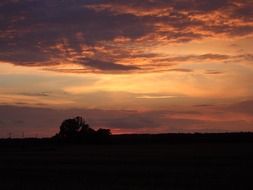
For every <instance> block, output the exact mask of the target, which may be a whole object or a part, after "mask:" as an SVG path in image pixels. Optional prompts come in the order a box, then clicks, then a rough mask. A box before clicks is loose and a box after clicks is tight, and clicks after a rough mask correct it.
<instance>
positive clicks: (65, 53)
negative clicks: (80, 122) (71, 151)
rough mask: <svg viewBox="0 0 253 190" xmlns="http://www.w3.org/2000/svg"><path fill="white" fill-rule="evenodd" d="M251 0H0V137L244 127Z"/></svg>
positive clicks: (250, 114)
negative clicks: (68, 127) (72, 122)
mask: <svg viewBox="0 0 253 190" xmlns="http://www.w3.org/2000/svg"><path fill="white" fill-rule="evenodd" d="M252 50H253V1H252V0H43V1H42V0H1V1H0V137H7V136H8V135H9V133H12V136H14V137H20V136H21V134H22V133H23V132H24V133H25V135H26V136H41V137H42V136H52V135H54V134H55V133H56V132H57V131H58V126H59V125H60V123H61V121H62V120H63V119H66V118H71V117H74V116H76V115H80V116H83V117H85V118H86V119H87V121H88V123H90V125H91V127H93V128H100V127H103V128H110V129H111V130H112V132H113V133H115V134H117V133H164V132H166V133H167V132H168V133H170V132H173V133H174V132H187V133H188V132H231V131H253V51H252Z"/></svg>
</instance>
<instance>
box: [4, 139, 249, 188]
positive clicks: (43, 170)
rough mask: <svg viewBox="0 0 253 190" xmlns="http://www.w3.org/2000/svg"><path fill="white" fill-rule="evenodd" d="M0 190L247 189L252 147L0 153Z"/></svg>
mask: <svg viewBox="0 0 253 190" xmlns="http://www.w3.org/2000/svg"><path fill="white" fill-rule="evenodd" d="M0 154H1V156H0V171H1V172H0V189H1V190H4V189H36V190H37V189H88V190H89V189H94V190H97V189H101V190H102V189H115V190H124V189H131V190H134V189H145V190H149V189H152V190H153V189H157V190H159V189H172V190H179V189H190V190H191V189H201V190H204V189H210V190H214V189H229V190H231V189H240V190H244V189H253V185H252V183H253V175H252V172H253V170H252V169H253V143H252V142H238V143H231V142H230V143H228V142H220V143H218V142H209V143H208V142H198V143H193V142H189V143H187V142H184V143H167V144H166V143H165V144H161V143H157V144H151V143H149V144H146V145H144V144H136V145H134V144H121V145H115V144H114V145H113V144H108V145H66V144H65V145H59V144H50V143H49V144H48V143H45V144H40V145H33V146H31V145H30V146H27V145H22V146H1V147H0Z"/></svg>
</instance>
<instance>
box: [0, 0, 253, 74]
mask: <svg viewBox="0 0 253 190" xmlns="http://www.w3.org/2000/svg"><path fill="white" fill-rule="evenodd" d="M252 6H253V5H252V2H251V1H243V0H231V1H230V0H224V1H220V0H213V1H210V0H157V1H149V0H143V1H136V0H128V1H121V0H119V1H114V0H96V1H92V0H68V1H57V0H43V1H40V0H22V1H18V0H9V1H1V3H0V31H1V33H0V60H1V61H7V62H11V63H13V64H16V65H24V66H51V65H59V64H62V62H72V63H76V64H82V65H84V66H86V67H88V68H84V69H83V70H82V72H93V69H94V68H95V69H98V70H100V72H103V71H105V72H107V71H109V70H113V71H115V72H117V71H119V72H121V71H128V72H132V71H133V70H137V69H139V70H141V69H142V68H139V67H138V66H133V65H125V64H124V65H123V64H118V63H121V59H123V58H125V57H126V55H128V58H152V57H154V56H155V55H154V54H152V53H151V54H150V55H149V54H147V53H144V52H137V53H136V51H137V50H136V49H135V48H134V47H131V45H129V44H131V43H133V44H134V43H144V42H145V41H148V42H156V41H159V40H161V39H162V40H165V41H166V42H167V43H184V42H189V41H192V40H197V39H203V38H205V37H215V36H217V35H219V34H221V35H223V36H227V37H231V36H240V37H241V36H246V35H249V34H252V33H253V25H252V11H251V10H252ZM215 11H216V12H215ZM217 12H218V13H220V14H221V15H224V16H216V17H212V15H213V14H214V13H217ZM228 21H231V22H228ZM235 21H236V22H235ZM237 23H239V24H237ZM120 38H121V39H125V40H127V41H128V45H126V44H124V43H127V42H122V41H120V40H118V41H117V39H120ZM99 48H103V50H101V49H100V50H99ZM123 54H124V55H123ZM80 57H83V58H84V59H83V60H80ZM106 57H107V58H106ZM108 57H109V58H110V60H109V58H108ZM105 58H106V59H105ZM227 58H228V57H226V55H212V54H206V55H201V56H198V57H197V56H195V57H194V56H191V57H181V58H174V60H175V61H176V60H178V61H181V60H182V61H184V60H187V59H195V60H196V59H201V60H203V59H217V60H224V59H227ZM169 59H172V58H169ZM84 60H85V61H84ZM108 60H109V61H108ZM131 64H136V63H131ZM54 70H57V69H54ZM147 70H148V69H144V71H147ZM158 70H159V69H158ZM162 70H164V69H162Z"/></svg>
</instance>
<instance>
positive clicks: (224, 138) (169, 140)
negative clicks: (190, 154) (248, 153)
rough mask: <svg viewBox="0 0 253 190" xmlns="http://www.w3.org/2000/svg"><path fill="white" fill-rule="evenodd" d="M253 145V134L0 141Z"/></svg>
mask: <svg viewBox="0 0 253 190" xmlns="http://www.w3.org/2000/svg"><path fill="white" fill-rule="evenodd" d="M245 142H252V143H253V133H250V132H248V133H194V134H182V133H178V134H175V133H168V134H125V135H124V134H123V135H109V136H103V138H100V137H98V136H96V137H95V138H83V139H82V140H80V139H61V138H55V137H52V138H24V139H0V147H3V146H12V145H13V146H17V147H18V146H26V145H30V146H40V145H46V144H56V145H57V144H58V145H60V144H112V145H117V144H147V145H148V144H174V143H245Z"/></svg>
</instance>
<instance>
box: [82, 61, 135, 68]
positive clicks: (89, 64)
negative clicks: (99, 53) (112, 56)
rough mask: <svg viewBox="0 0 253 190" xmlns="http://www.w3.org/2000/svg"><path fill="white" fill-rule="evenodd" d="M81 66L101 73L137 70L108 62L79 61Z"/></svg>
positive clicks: (129, 66)
mask: <svg viewBox="0 0 253 190" xmlns="http://www.w3.org/2000/svg"><path fill="white" fill-rule="evenodd" d="M79 63H80V64H81V65H85V66H87V67H91V68H94V69H99V70H102V71H129V70H138V69H139V68H138V67H136V66H131V65H121V64H118V63H112V62H108V61H101V60H94V59H83V60H79Z"/></svg>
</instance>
